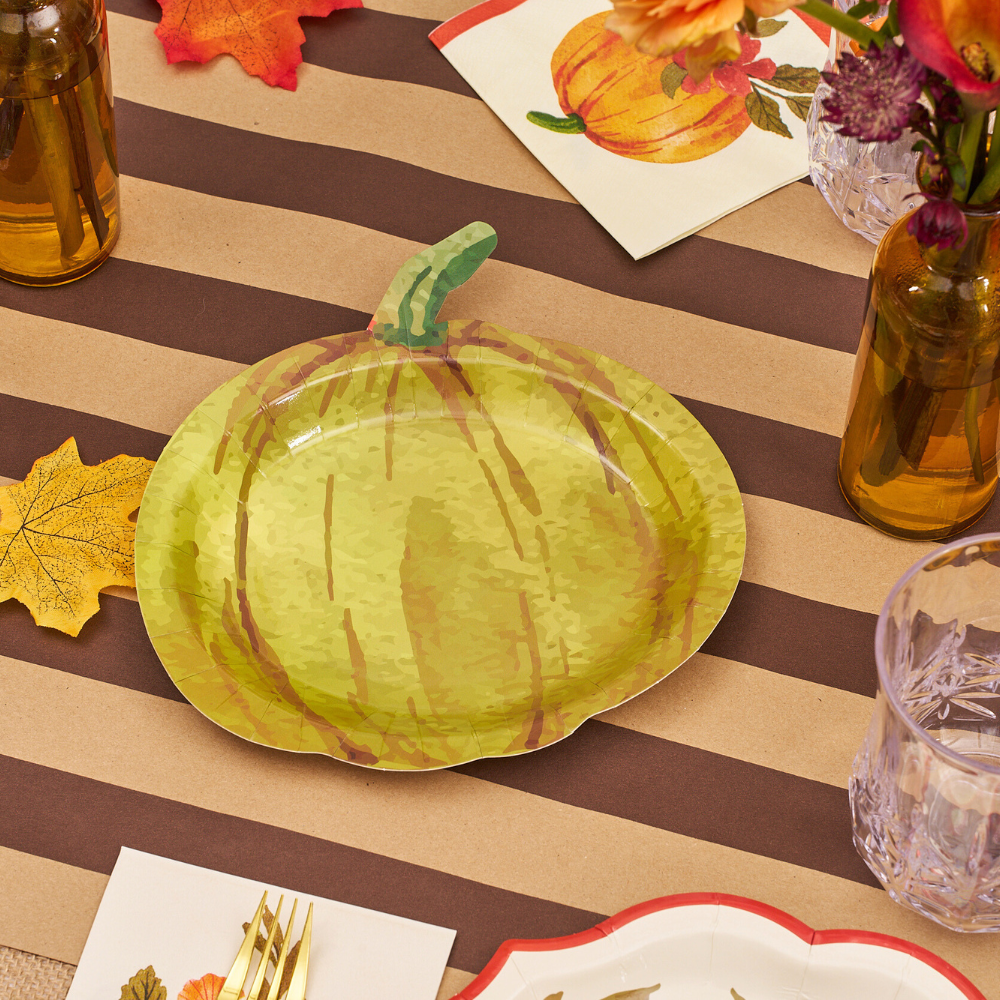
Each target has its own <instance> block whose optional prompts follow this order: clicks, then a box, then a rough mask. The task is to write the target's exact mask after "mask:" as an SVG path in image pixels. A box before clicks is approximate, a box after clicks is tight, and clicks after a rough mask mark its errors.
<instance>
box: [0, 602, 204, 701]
mask: <svg viewBox="0 0 1000 1000" xmlns="http://www.w3.org/2000/svg"><path fill="white" fill-rule="evenodd" d="M100 602H101V610H100V611H99V612H98V613H97V614H96V615H94V617H93V618H91V619H90V621H88V622H87V623H86V624H85V625H84V626H83V629H82V630H81V631H80V634H79V635H78V636H77V637H76V638H75V639H74V638H72V637H71V636H68V635H65V634H64V633H62V632H59V631H58V630H57V629H53V628H39V627H38V626H37V625H36V624H35V623H34V621H33V620H32V618H31V613H30V612H29V611H28V609H27V608H26V607H25V606H24V605H23V604H21V603H20V602H19V601H4V602H3V603H2V604H0V656H9V657H11V658H12V659H15V660H25V661H26V662H28V663H39V664H41V665H42V666H45V667H51V668H52V669H54V670H62V671H65V672H66V673H69V674H77V675H79V676H81V677H89V678H91V679H93V680H96V681H104V682H105V683H107V684H116V685H118V686H119V687H123V688H131V689H132V690H133V691H142V692H143V693H145V694H151V695H156V696H157V697H159V698H169V699H170V700H172V701H180V702H183V701H184V700H185V698H184V696H183V695H182V694H181V693H180V692H179V691H178V690H177V688H176V687H174V685H173V682H172V681H171V680H170V678H169V677H168V676H167V672H166V671H165V670H164V669H163V665H162V664H161V663H160V660H159V657H158V656H157V655H156V651H155V650H154V649H153V646H152V644H151V643H150V641H149V639H148V638H147V636H146V629H145V626H144V625H143V623H142V614H141V612H140V610H139V605H138V604H137V603H136V602H135V601H129V600H126V599H125V598H121V597H114V596H112V595H111V594H101V597H100Z"/></svg>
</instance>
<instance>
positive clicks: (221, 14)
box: [156, 0, 362, 90]
mask: <svg viewBox="0 0 1000 1000" xmlns="http://www.w3.org/2000/svg"><path fill="white" fill-rule="evenodd" d="M158 2H159V4H160V6H161V7H162V8H163V17H162V18H161V19H160V23H159V25H158V26H157V28H156V37H157V38H159V40H160V41H161V42H162V43H163V49H164V51H165V52H166V54H167V62H169V63H175V62H182V61H183V60H191V61H192V62H200V63H204V62H208V61H209V59H213V58H214V57H215V56H217V55H219V54H220V53H223V52H228V53H230V54H231V55H234V56H235V57H236V58H237V59H239V61H240V62H241V63H242V65H243V68H244V69H245V70H246V71H247V72H248V73H250V74H252V75H253V76H259V77H260V78H261V79H262V80H263V81H264V82H265V83H269V84H270V85H271V86H272V87H284V88H285V90H294V89H295V88H296V86H297V83H298V81H297V80H296V76H295V67H296V66H298V64H299V63H300V62H302V52H301V46H302V43H303V42H304V41H305V40H306V36H305V35H304V34H303V33H302V28H301V27H300V26H299V18H300V17H326V15H327V14H329V13H330V11H333V10H338V9H339V8H342V7H361V6H362V0H158Z"/></svg>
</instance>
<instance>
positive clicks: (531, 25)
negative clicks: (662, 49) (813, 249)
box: [430, 0, 829, 260]
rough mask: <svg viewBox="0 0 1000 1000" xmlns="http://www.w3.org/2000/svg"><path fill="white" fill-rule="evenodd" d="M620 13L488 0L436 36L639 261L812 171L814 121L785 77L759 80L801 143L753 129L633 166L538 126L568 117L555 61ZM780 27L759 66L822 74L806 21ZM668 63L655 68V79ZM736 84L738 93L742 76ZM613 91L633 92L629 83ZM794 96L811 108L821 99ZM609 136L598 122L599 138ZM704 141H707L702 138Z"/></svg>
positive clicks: (543, 1)
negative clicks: (795, 105) (696, 152)
mask: <svg viewBox="0 0 1000 1000" xmlns="http://www.w3.org/2000/svg"><path fill="white" fill-rule="evenodd" d="M611 9H612V8H611V3H610V2H609V0H486V2H485V3H482V4H480V5H479V6H478V7H474V8H472V9H471V10H468V11H466V12H465V13H463V14H459V15H458V16H457V17H454V18H452V19H451V20H450V21H446V22H445V23H444V24H443V25H441V26H440V27H439V28H437V29H435V31H434V32H432V34H431V36H430V37H431V41H432V42H434V44H435V45H437V46H438V48H439V49H440V50H441V52H442V53H443V55H444V56H445V57H446V58H447V59H448V61H449V62H450V63H451V64H452V65H453V66H454V67H455V68H456V69H457V70H458V72H459V73H461V74H462V76H463V77H465V79H466V80H467V81H468V82H469V84H470V85H471V86H472V87H473V89H475V90H476V92H477V93H478V94H479V95H480V97H482V99H483V100H484V101H485V102H486V103H487V104H488V105H489V106H490V108H492V109H493V111H494V112H496V114H497V115H498V116H499V117H500V119H501V120H502V121H503V122H504V124H505V125H507V127H508V128H510V130H511V131H512V132H513V133H514V134H515V135H516V136H517V137H518V138H519V139H520V140H521V142H523V143H524V144H525V146H527V147H528V149H529V150H531V152H532V153H533V154H534V155H535V156H536V157H538V159H539V160H540V161H541V162H542V163H543V164H544V165H545V167H547V168H548V170H549V171H551V173H552V174H553V175H554V176H555V177H556V179H557V180H559V181H560V182H561V183H562V184H563V186H564V187H565V188H566V189H567V190H568V191H569V192H570V193H571V194H572V195H573V196H574V197H575V198H576V199H577V200H578V201H579V202H580V203H581V204H582V205H583V206H584V208H586V209H587V211H588V212H590V214H591V215H592V216H593V217H594V218H595V219H596V220H597V221H598V222H599V223H600V224H601V225H602V226H603V227H604V228H605V229H606V230H607V231H608V232H609V233H610V234H611V235H612V236H613V237H614V238H615V239H616V240H617V241H618V242H619V243H620V244H621V245H622V246H623V247H624V248H625V249H626V250H627V251H628V252H629V254H631V255H632V257H634V258H635V259H636V260H638V259H639V258H640V257H645V256H646V255H647V254H650V253H653V252H654V251H656V250H659V249H661V248H662V247H665V246H668V245H669V244H671V243H674V242H675V241H677V240H679V239H681V238H682V237H684V236H687V235H689V234H690V233H694V232H697V230H699V229H701V228H703V227H704V226H707V225H708V224H709V223H710V222H714V221H715V220H716V219H719V218H721V217H722V216H724V215H727V214H729V213H730V212H733V211H735V210H736V209H737V208H740V207H741V206H743V205H746V204H748V203H749V202H751V201H755V200H756V199H757V198H760V197H762V196H763V195H765V194H767V193H769V192H770V191H774V190H775V189H776V188H779V187H782V186H784V185H785V184H788V183H789V182H791V181H794V180H797V179H798V178H800V177H804V176H805V175H806V174H807V173H808V172H809V166H808V152H807V147H806V126H805V122H804V121H802V120H801V119H800V118H798V117H796V116H795V114H793V113H792V111H791V110H790V109H789V107H788V106H787V104H786V102H785V100H784V99H783V96H782V91H781V89H780V88H779V87H776V86H775V83H776V82H779V83H780V75H779V78H778V80H777V81H775V80H769V79H766V78H762V77H756V78H754V82H755V83H757V84H758V85H759V87H758V89H759V91H760V92H761V93H763V94H764V95H765V96H767V95H768V94H774V93H775V91H777V96H776V97H771V98H770V100H771V101H773V102H774V107H776V108H777V109H778V110H779V112H780V115H781V119H782V121H783V122H784V125H785V127H786V128H787V130H788V131H789V132H790V133H791V138H786V137H785V136H783V135H780V134H776V133H775V132H770V131H764V130H762V129H761V128H758V127H757V126H756V125H754V124H749V126H748V127H746V129H745V131H743V133H742V134H741V135H740V136H739V138H736V139H735V140H734V141H732V142H731V143H730V144H729V145H727V146H725V148H722V149H719V150H718V151H716V152H713V153H712V154H711V155H708V156H705V157H703V158H701V159H696V160H692V161H690V162H687V163H661V162H647V161H644V160H638V159H632V158H629V157H626V156H624V155H620V154H619V153H615V152H610V151H609V150H608V149H607V148H603V147H601V146H600V145H597V144H595V143H594V142H593V141H591V139H589V138H588V137H587V135H585V134H575V135H572V134H558V133H555V132H551V131H548V130H547V129H545V128H543V127H541V126H539V125H537V124H533V123H532V122H530V121H528V119H527V114H528V112H531V111H535V112H542V113H543V114H547V115H552V116H555V117H560V118H561V117H565V115H566V112H565V110H564V109H563V108H561V107H560V103H559V100H558V98H557V93H556V89H555V86H554V84H553V74H552V68H551V64H552V61H553V53H554V52H555V51H556V49H557V47H558V46H559V44H560V42H561V41H562V40H563V38H564V37H565V36H566V35H567V34H568V33H569V32H570V30H571V29H572V28H574V26H575V25H577V24H578V23H580V22H582V21H583V20H584V19H585V18H588V17H590V16H592V15H595V14H599V13H604V12H610V10H611ZM772 20H776V21H780V22H785V24H784V26H783V27H781V28H779V29H778V30H776V31H775V33H774V34H772V35H770V36H769V37H765V38H762V39H761V40H760V41H761V47H760V51H759V54H758V55H756V56H755V61H756V60H757V59H770V60H772V61H773V63H774V65H775V66H776V67H780V66H792V67H811V68H813V69H822V67H823V64H824V63H825V61H826V57H827V44H826V43H825V42H824V41H822V40H821V39H820V38H819V36H818V34H817V33H816V32H815V31H814V30H813V29H812V28H810V27H809V26H808V25H807V24H806V23H805V22H804V21H803V20H802V18H800V17H799V16H798V15H796V14H795V13H794V12H793V11H791V10H789V11H787V12H786V13H784V14H782V15H779V17H777V18H776V19H772ZM827 37H829V36H827ZM747 65H749V63H747ZM665 66H666V63H665V62H663V61H658V62H657V63H656V64H655V66H654V68H653V70H652V73H653V77H654V79H655V80H658V79H659V78H660V74H661V70H662V69H663V68H664V67H665ZM758 71H759V70H758ZM678 75H680V74H679V72H678ZM744 75H746V74H744ZM750 75H751V76H753V74H750ZM668 79H669V78H668ZM728 82H729V83H730V86H732V77H730V78H729V81H728ZM668 85H669V83H668ZM615 86H616V87H618V88H619V92H620V93H623V94H624V93H625V92H626V91H627V90H628V87H629V86H630V84H629V83H618V84H616V85H615ZM689 86H690V83H689ZM742 86H743V87H744V88H747V87H748V84H747V83H746V82H745V81H744V82H743V83H742ZM722 93H723V91H722V90H721V89H720V88H717V89H716V90H715V91H713V94H714V95H716V96H718V95H721V94H722ZM685 94H686V91H684V90H683V88H680V89H675V91H674V96H675V98H676V97H680V98H682V99H683V98H684V97H685ZM788 96H789V97H792V98H793V99H794V98H799V99H801V98H805V99H806V100H808V99H809V97H810V96H811V95H810V94H808V93H806V94H802V93H798V94H796V93H794V92H789V93H788ZM758 99H759V98H758ZM744 101H745V98H744V97H743V96H737V97H736V102H735V107H737V108H742V109H744V110H745V104H744ZM765 104H766V102H765ZM733 106H734V105H733V102H730V107H733ZM584 118H586V115H584ZM748 118H749V115H748ZM606 120H607V119H606V118H605V121H606ZM620 121H621V119H619V122H620ZM606 127H607V126H606V125H602V124H600V123H598V124H596V125H594V126H593V131H594V132H595V134H596V133H598V132H600V131H602V129H604V128H606ZM710 127H711V126H705V127H704V128H710ZM701 134H702V138H703V139H704V135H705V133H704V129H703V131H702V133H701Z"/></svg>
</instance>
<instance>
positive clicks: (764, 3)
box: [745, 0, 803, 17]
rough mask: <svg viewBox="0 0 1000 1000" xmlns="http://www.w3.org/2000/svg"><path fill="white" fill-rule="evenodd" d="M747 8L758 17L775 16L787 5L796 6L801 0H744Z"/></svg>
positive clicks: (785, 8)
mask: <svg viewBox="0 0 1000 1000" xmlns="http://www.w3.org/2000/svg"><path fill="white" fill-rule="evenodd" d="M745 2H746V5H747V8H748V9H749V10H752V11H753V12H754V13H755V14H756V15H757V16H758V17H775V16H776V15H778V14H784V13H785V11H786V10H788V8H789V7H798V5H799V4H800V3H802V2H803V0H745Z"/></svg>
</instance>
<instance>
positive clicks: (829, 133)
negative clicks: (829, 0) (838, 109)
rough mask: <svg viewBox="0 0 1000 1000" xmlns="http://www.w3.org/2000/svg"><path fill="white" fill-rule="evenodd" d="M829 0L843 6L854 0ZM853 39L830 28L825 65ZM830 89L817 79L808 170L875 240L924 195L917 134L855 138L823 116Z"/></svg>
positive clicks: (831, 65)
mask: <svg viewBox="0 0 1000 1000" xmlns="http://www.w3.org/2000/svg"><path fill="white" fill-rule="evenodd" d="M833 2H834V5H835V6H836V7H839V8H840V9H841V10H847V8H848V7H850V6H851V5H852V4H853V2H854V0H833ZM887 9H888V8H887V7H886V6H885V5H883V6H882V7H880V8H879V10H878V12H877V13H876V14H874V15H872V17H870V18H865V20H866V21H871V20H874V19H876V18H880V17H884V16H885V14H886V11H887ZM851 44H852V43H851V39H849V38H848V37H847V36H846V35H842V34H840V33H839V32H834V33H833V37H832V38H831V45H830V57H829V60H828V62H827V67H826V68H827V69H828V70H829V69H832V70H833V71H834V72H836V59H837V57H838V56H839V55H840V53H841V52H844V51H847V50H848V49H849V47H850V45H851ZM829 93H830V87H829V85H828V84H826V83H825V82H820V85H819V86H818V87H817V88H816V93H815V96H814V97H813V101H812V105H811V106H810V108H809V115H808V117H807V119H806V135H807V138H808V142H809V175H810V177H811V178H812V181H813V184H815V185H816V187H817V188H818V189H819V191H820V193H821V194H822V195H823V197H824V198H825V199H826V202H827V204H828V205H829V206H830V208H832V209H833V211H834V213H835V214H836V216H837V218H839V219H840V221H841V222H843V223H844V225H845V226H847V228H848V229H851V230H853V231H854V232H856V233H858V234H859V235H861V236H863V237H864V238H865V239H866V240H869V241H870V242H871V243H878V241H879V240H880V239H881V238H882V234H883V233H884V232H885V231H886V230H887V229H888V228H889V226H891V225H892V224H893V222H895V221H896V219H898V218H899V217H900V216H901V215H904V214H905V213H906V212H908V211H910V209H912V208H916V207H917V205H919V204H920V203H921V201H923V195H921V194H919V192H918V190H917V183H916V180H915V179H914V178H915V176H916V168H917V159H918V155H917V154H916V153H914V152H912V150H911V147H912V146H913V143H914V142H916V140H917V138H918V136H916V135H914V134H913V133H912V132H911V131H909V130H908V129H907V130H906V131H905V132H904V133H903V134H902V136H900V138H899V139H897V140H896V141H895V142H859V141H858V140H857V139H851V138H848V137H846V136H842V135H841V134H840V133H839V132H838V131H837V129H836V128H835V127H834V126H832V125H827V124H825V123H824V122H823V121H821V119H822V117H823V105H822V101H823V100H824V98H825V97H827V96H828V95H829Z"/></svg>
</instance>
